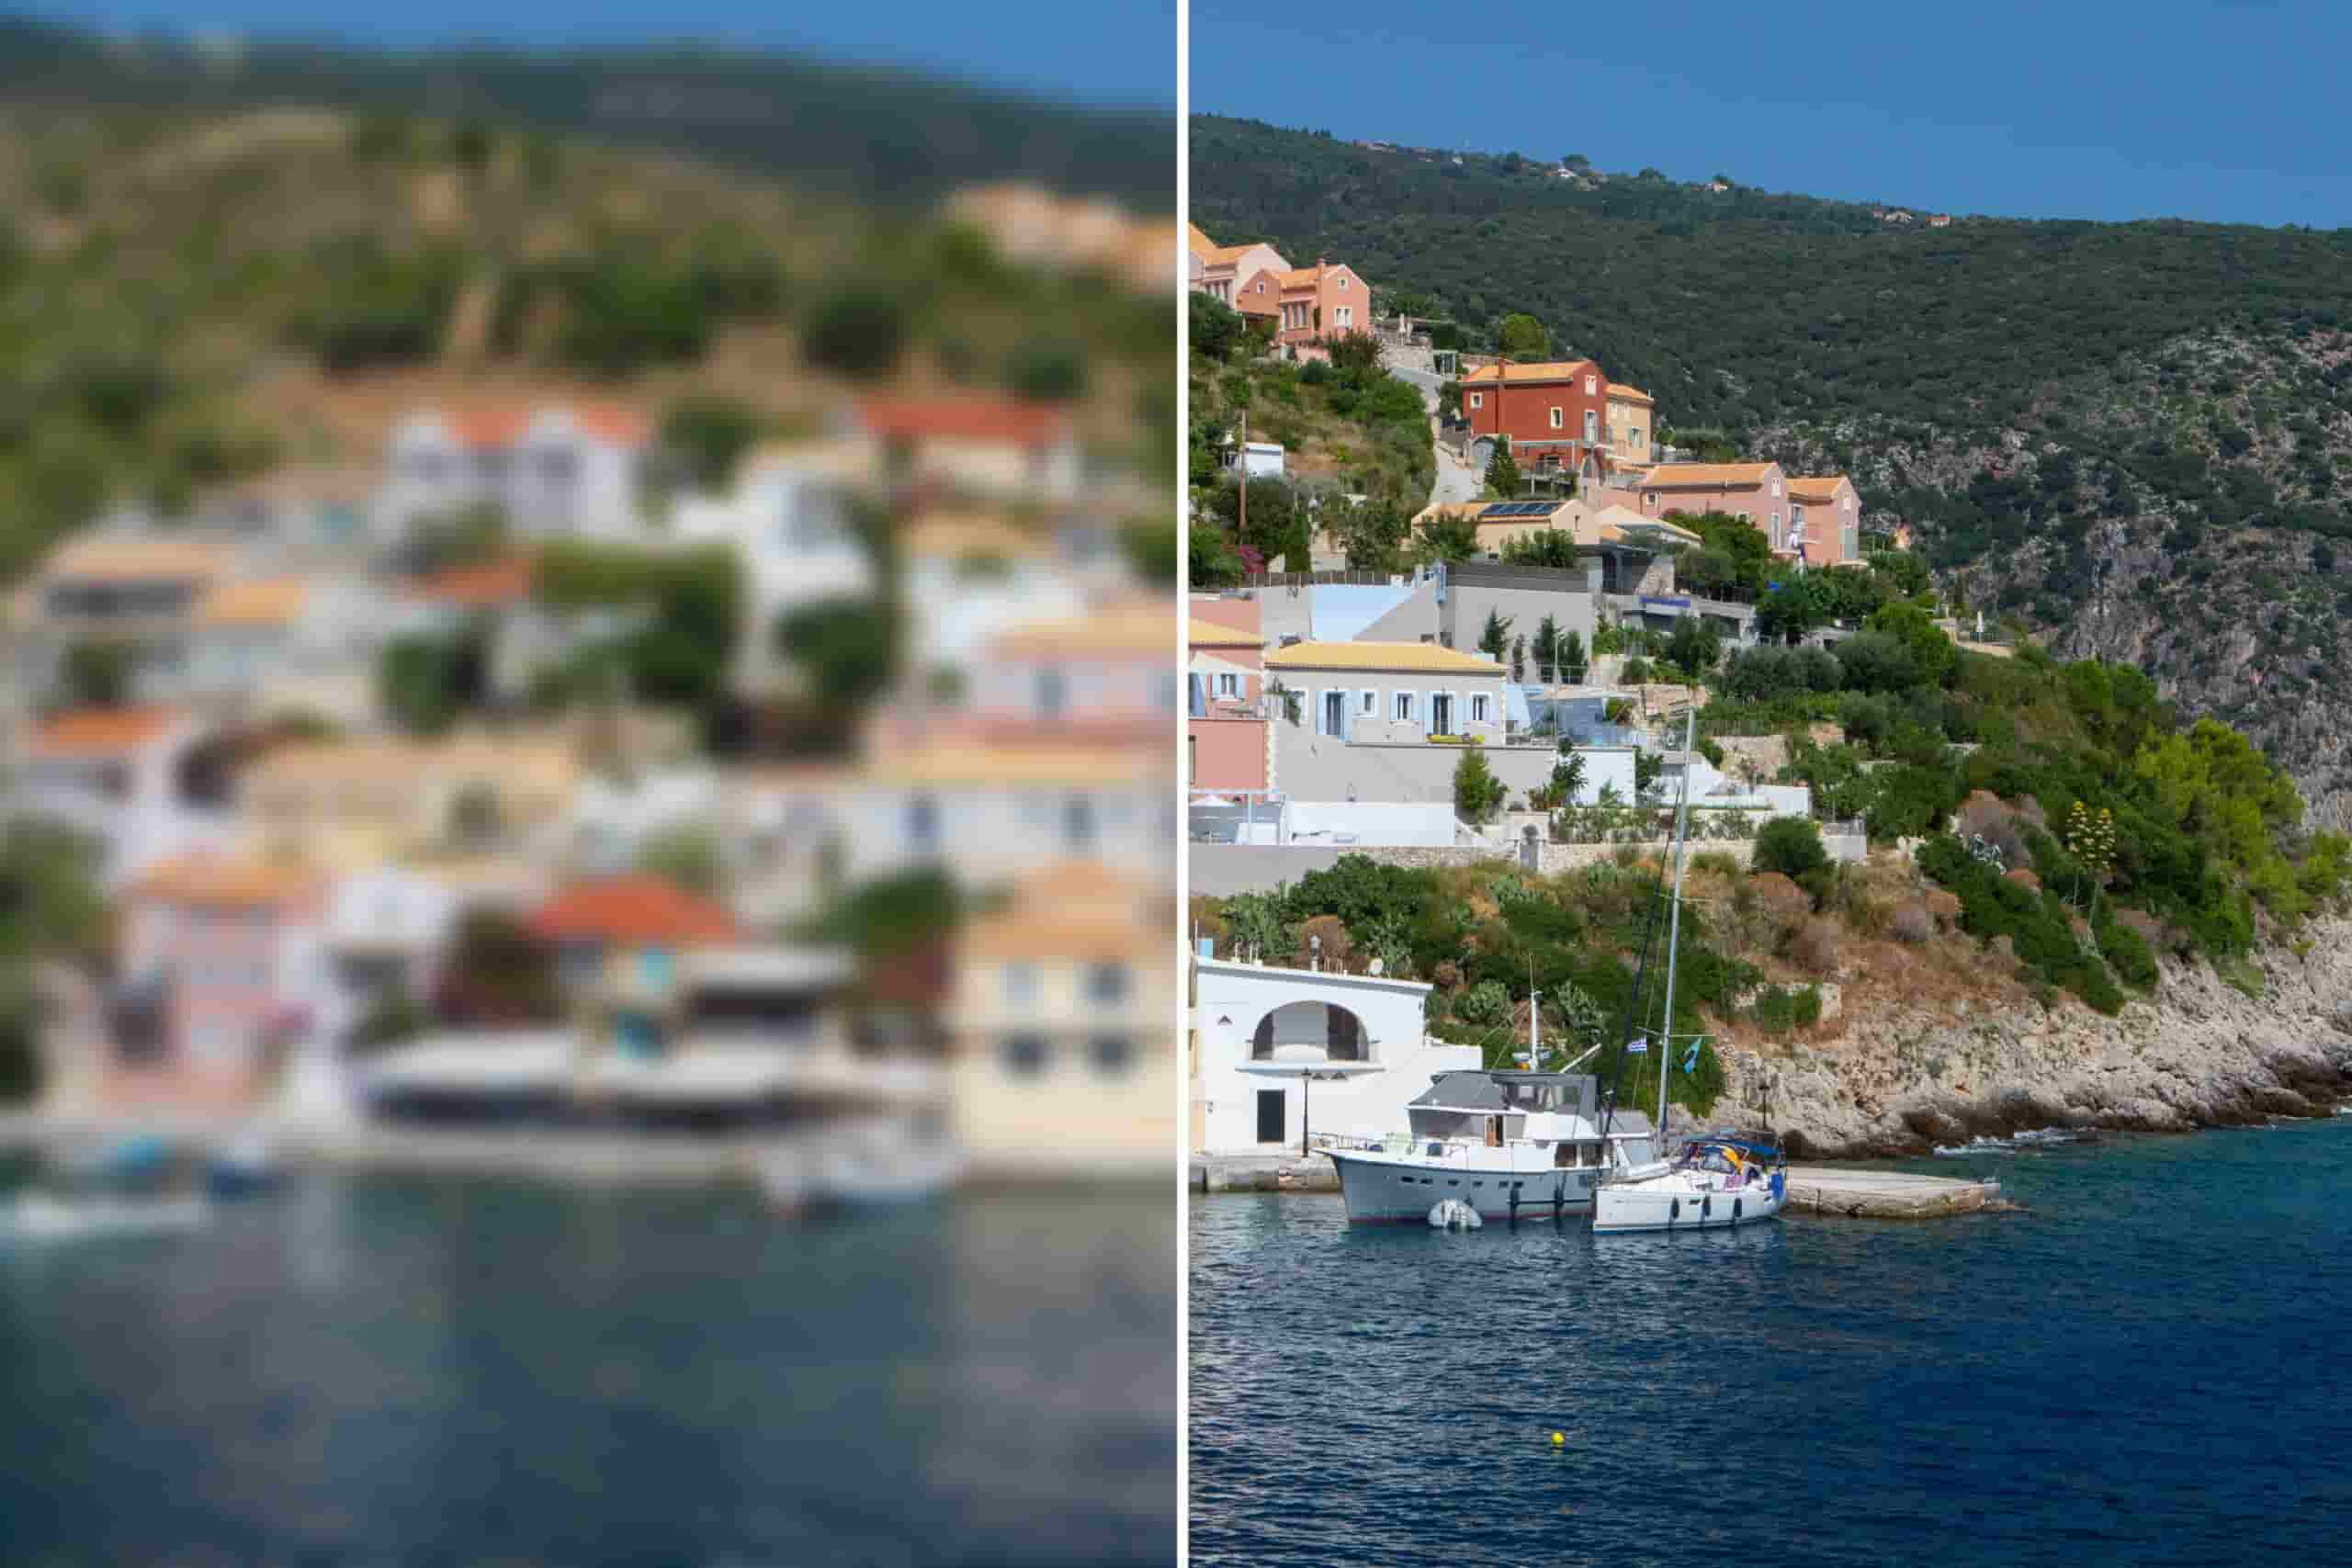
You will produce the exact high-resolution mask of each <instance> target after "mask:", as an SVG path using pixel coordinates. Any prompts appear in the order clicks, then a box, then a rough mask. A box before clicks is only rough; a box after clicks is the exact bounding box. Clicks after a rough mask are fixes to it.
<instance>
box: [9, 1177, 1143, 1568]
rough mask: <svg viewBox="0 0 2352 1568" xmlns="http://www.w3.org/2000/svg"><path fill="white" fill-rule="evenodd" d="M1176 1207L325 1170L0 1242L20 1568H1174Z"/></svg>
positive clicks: (13, 1542)
mask: <svg viewBox="0 0 2352 1568" xmlns="http://www.w3.org/2000/svg"><path fill="white" fill-rule="evenodd" d="M1176 1235H1177V1226H1176V1219H1175V1215H1174V1212H1173V1210H1172V1207H1171V1205H1170V1203H1169V1202H1168V1201H1165V1200H1163V1199H1161V1198H1159V1197H1158V1196H1157V1195H1136V1196H1109V1195H1100V1194H1096V1195H1089V1194H1084V1193H1057V1194H1050V1195H1048V1194H1035V1195H1029V1194H1023V1195H1020V1196H1017V1197H1005V1196H989V1197H985V1198H971V1199H967V1200H964V1201H958V1202H956V1203H954V1204H951V1205H948V1206H946V1207H944V1209H941V1210H934V1211H930V1212H911V1211H910V1212H908V1213H901V1214H898V1215H894V1216H890V1217H888V1218H886V1219H884V1220H881V1221H879V1222H876V1223H874V1224H860V1225H856V1226H848V1225H843V1226H839V1227H831V1228H818V1229H810V1228H794V1227H790V1226H787V1225H785V1224H779V1223H778V1222H777V1221H775V1219H774V1218H773V1217H772V1216H771V1215H770V1214H769V1213H768V1212H767V1211H766V1210H765V1209H764V1208H763V1206H762V1204H761V1203H760V1202H759V1201H758V1200H757V1199H756V1198H755V1197H754V1196H752V1194H750V1193H748V1192H744V1193H735V1192H729V1191H718V1190H642V1191H634V1192H631V1191H599V1190H563V1189H558V1188H553V1187H548V1186H543V1185H537V1184H531V1183H523V1182H486V1181H469V1180H459V1179H417V1178H405V1177H403V1178H389V1177H364V1178H354V1177H346V1176H342V1175H337V1174H321V1175H312V1176H310V1177H308V1178H306V1179H303V1180H301V1182H300V1184H299V1185H298V1186H296V1187H295V1188H293V1189H292V1190H288V1191H287V1192H285V1193H283V1194H281V1195H278V1196H276V1197H272V1198H269V1199H266V1200H263V1201H258V1202H255V1203H253V1204H250V1205H246V1206H243V1207H240V1208H237V1209H234V1210H232V1211H228V1212H224V1213H222V1214H221V1215H220V1217H219V1218H218V1219H217V1220H216V1221H215V1223H214V1224H212V1225H211V1226H210V1227H209V1228H208V1229H207V1230H204V1231H202V1232H198V1233H196V1234H192V1235H181V1236H160V1237H150V1238H119V1239H111V1240H104V1241H98V1240H83V1241H78V1242H74V1243H71V1244H60V1243H46V1244H39V1245H36V1244H32V1243H27V1242H7V1241H0V1376H5V1378H6V1387H7V1391H8V1398H7V1405H6V1420H5V1422H0V1560H5V1561H6V1562H40V1563H48V1564H68V1563H72V1564H80V1563H92V1564H96V1563H109V1564H111V1563H139V1564H153V1563H189V1564H195V1563H203V1564H214V1563H220V1564H228V1563H236V1564H259V1563H275V1562H283V1563H289V1564H291V1563H301V1564H313V1563H315V1564H343V1563H349V1564H355V1565H357V1564H368V1565H371V1568H372V1565H377V1564H382V1565H386V1568H391V1565H401V1568H405V1565H407V1564H438V1563H452V1564H455V1563H477V1562H483V1563H487V1562H498V1563H504V1564H516V1563H548V1564H603V1563H631V1564H664V1563H679V1564H688V1563H695V1564H700V1563H713V1564H716V1563H728V1564H742V1565H746V1568H748V1565H751V1564H765V1563H779V1564H781V1563H794V1564H798V1563H812V1564H823V1563H844V1564H846V1563H875V1564H899V1563H910V1564H914V1563H965V1562H975V1563H978V1562H988V1563H994V1562H1008V1563H1009V1562H1022V1563H1031V1562H1169V1561H1171V1560H1172V1558H1173V1542H1174V1540H1175V1534H1176V1453H1177V1447H1176V1429H1177V1419H1178V1415H1177V1407H1176V1372H1175V1359H1176V1351H1175V1339H1176V1316H1175V1306H1174V1299H1173V1297H1174V1292H1173V1291H1172V1289H1171V1288H1170V1286H1171V1277H1170V1260H1171V1259H1172V1258H1173V1257H1174V1256H1175V1245H1176Z"/></svg>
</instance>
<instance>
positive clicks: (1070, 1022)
mask: <svg viewBox="0 0 2352 1568" xmlns="http://www.w3.org/2000/svg"><path fill="white" fill-rule="evenodd" d="M1174 917H1175V901H1174V897H1173V896H1172V892H1171V890H1170V889H1169V888H1168V887H1167V886H1164V885H1155V884H1154V883H1152V882H1149V881H1146V880H1143V879H1140V878H1137V877H1135V876H1133V875H1131V874H1126V873H1124V872H1122V871H1120V870H1118V869H1116V868H1114V867H1113V866H1109V865H1106V864H1104V863H1101V862H1099V861H1083V860H1081V861H1071V862H1063V863H1047V864H1045V865H1042V866H1040V867H1038V868H1037V869H1036V870H1035V872H1033V873H1032V874H1030V875H1029V876H1027V877H1025V878H1024V879H1023V881H1022V882H1021V883H1020V885H1019V886H1017V887H1016V888H1015V889H1014V891H1013V895H1012V899H1011V901H1010V902H1009V903H1008V904H1007V905H1006V906H1005V907H1004V908H1002V909H1001V910H998V911H996V912H994V913H991V914H989V915H985V916H983V917H981V918H980V919H977V920H975V921H974V922H973V923H972V924H971V925H970V926H968V927H967V929H966V930H965V931H964V932H963V933H962V934H961V937H960V939H959V941H958V943H957V948H956V976H955V990H954V993H953V996H952V998H951V1000H950V1002H949V1005H948V1007H947V1009H946V1011H945V1022H946V1024H947V1028H948V1032H949V1034H950V1037H951V1040H952V1042H953V1061H954V1069H953V1072H954V1084H955V1100H956V1105H955V1110H956V1130H957V1134H958V1135H959V1137H960V1138H961V1140H962V1141H963V1143H964V1145H965V1147H966V1148H967V1150H968V1151H969V1153H970V1154H971V1156H972V1158H973V1160H974V1162H975V1163H976V1164H977V1165H978V1166H979V1167H980V1168H982V1169H984V1170H989V1171H992V1172H998V1173H1003V1174H1010V1175H1046V1174H1060V1173H1064V1172H1068V1171H1073V1170H1076V1171H1084V1172H1089V1173H1092V1172H1098V1171H1109V1170H1121V1169H1124V1170H1129V1171H1133V1172H1135V1173H1136V1174H1138V1175H1144V1174H1152V1173H1158V1174H1160V1175H1162V1176H1164V1175H1165V1173H1166V1171H1167V1169H1168V1162H1169V1158H1170V1133H1171V1131H1172V1128H1171V1126H1170V1096H1171V1094H1172V1092H1173V1090H1174V1088H1175V1085H1174V1083H1173V1069H1174V1066H1175V1061H1174V1055H1175V1053H1174V1051H1173V1049H1172V1035H1171V1032H1170V1020H1171V1019H1172V1018H1173V1017H1174V1016H1175V1004H1176V996H1175V983H1174V973H1173V969H1172V966H1171V965H1170V964H1169V962H1168V935H1169V931H1170V926H1171V925H1172V924H1173V921H1174Z"/></svg>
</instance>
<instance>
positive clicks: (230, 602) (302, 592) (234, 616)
mask: <svg viewBox="0 0 2352 1568" xmlns="http://www.w3.org/2000/svg"><path fill="white" fill-rule="evenodd" d="M310 598H311V580H310V579H309V578H307V577H261V578H254V579H253V580H252V581H245V582H221V583H216V584H214V586H213V588H212V591H211V592H209V593H207V594H206V595H205V596H204V603H203V604H199V605H198V607H197V612H196V618H197V623H198V625H199V626H284V625H285V624H286V623H287V622H288V621H291V620H293V619H294V618H295V617H296V616H298V615H300V614H301V613H302V606H303V605H304V604H308V603H309V602H310Z"/></svg>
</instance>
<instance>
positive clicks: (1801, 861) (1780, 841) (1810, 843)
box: [1753, 817, 1829, 881]
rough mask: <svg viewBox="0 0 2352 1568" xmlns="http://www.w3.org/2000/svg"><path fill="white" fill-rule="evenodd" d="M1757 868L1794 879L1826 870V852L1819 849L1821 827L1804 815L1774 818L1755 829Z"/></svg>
mask: <svg viewBox="0 0 2352 1568" xmlns="http://www.w3.org/2000/svg"><path fill="white" fill-rule="evenodd" d="M1753 864H1754V865H1755V868H1756V869H1757V870H1758V871H1776V872H1779V873H1780V874H1781V875H1782V876H1785V877H1788V878H1789V879H1790V880H1791V881H1795V880H1797V879H1799V878H1801V877H1803V876H1804V875H1805V874H1807V873H1808V872H1814V871H1820V870H1824V869H1826V867H1827V866H1828V864H1829V852H1828V851H1827V850H1826V849H1824V848H1822V844H1821V829H1820V828H1819V827H1817V826H1815V824H1814V823H1813V822H1812V821H1811V820H1810V819H1808V818H1803V817H1775V818H1772V820H1770V822H1767V823H1765V824H1764V826H1763V827H1762V828H1760V829H1758V830H1757V834H1756V856H1755V860H1754V862H1753Z"/></svg>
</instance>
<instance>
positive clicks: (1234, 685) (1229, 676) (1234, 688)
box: [1216, 672, 1241, 697]
mask: <svg viewBox="0 0 2352 1568" xmlns="http://www.w3.org/2000/svg"><path fill="white" fill-rule="evenodd" d="M1216 694H1217V695H1218V696H1220V697H1238V696H1240V695H1241V677H1240V676H1239V675H1238V674H1234V673H1231V672H1225V673H1220V674H1219V675H1218V676H1217V678H1216Z"/></svg>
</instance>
